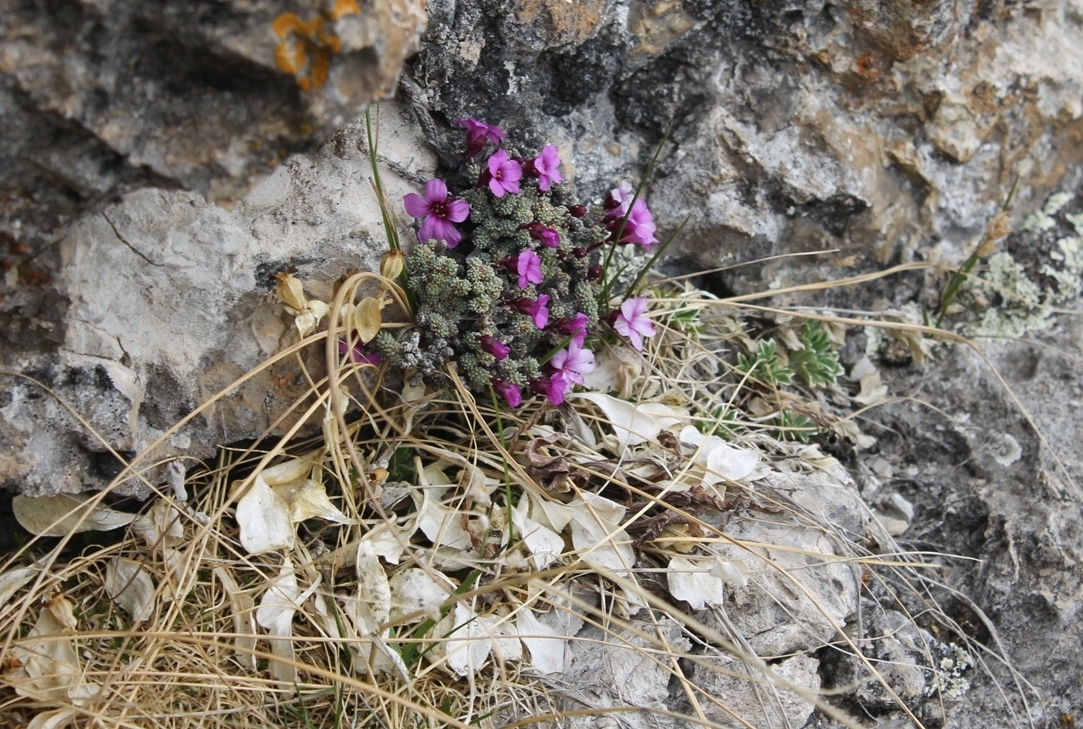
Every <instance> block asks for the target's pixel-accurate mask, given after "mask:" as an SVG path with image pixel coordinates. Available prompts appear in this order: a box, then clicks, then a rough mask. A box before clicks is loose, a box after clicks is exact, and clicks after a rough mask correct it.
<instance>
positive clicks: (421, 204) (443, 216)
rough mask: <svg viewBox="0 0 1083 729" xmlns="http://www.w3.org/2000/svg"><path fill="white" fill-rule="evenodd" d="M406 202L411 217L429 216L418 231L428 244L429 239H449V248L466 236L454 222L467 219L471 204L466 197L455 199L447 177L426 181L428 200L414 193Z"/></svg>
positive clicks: (420, 238) (418, 235)
mask: <svg viewBox="0 0 1083 729" xmlns="http://www.w3.org/2000/svg"><path fill="white" fill-rule="evenodd" d="M403 202H404V203H405V205H406V212H407V213H409V215H410V216H411V217H414V218H420V217H422V216H424V217H425V220H424V221H422V223H421V229H420V230H419V231H417V239H418V240H419V241H421V242H422V243H424V242H425V241H427V240H442V241H446V242H447V247H448V248H454V247H455V246H457V245H459V241H461V240H462V239H463V237H462V234H461V233H459V231H458V229H457V228H456V227H455V226H454V225H452V223H461V222H463V221H464V220H466V216H468V215H469V214H470V203H468V202H467V201H466V200H452V199H451V196H450V195H448V191H447V185H445V184H444V181H443V180H440V179H435V178H434V179H432V180H429V181H428V182H426V183H425V198H424V199H422V198H421V196H420V195H418V194H416V193H413V192H411V193H410V194H409V195H407V196H406V198H405V199H404V200H403Z"/></svg>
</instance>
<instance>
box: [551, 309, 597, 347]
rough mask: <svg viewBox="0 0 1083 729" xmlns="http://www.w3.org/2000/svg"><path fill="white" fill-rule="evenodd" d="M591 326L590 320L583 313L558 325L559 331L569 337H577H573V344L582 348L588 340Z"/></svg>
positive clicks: (561, 321)
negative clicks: (588, 329)
mask: <svg viewBox="0 0 1083 729" xmlns="http://www.w3.org/2000/svg"><path fill="white" fill-rule="evenodd" d="M589 324H590V319H589V318H588V317H587V315H586V314H584V313H583V312H579V313H577V314H576V315H575V318H574V319H561V320H560V323H559V324H557V331H558V332H560V333H561V334H563V335H564V336H568V335H569V334H573V335H575V336H574V337H572V344H574V345H575V346H577V347H582V346H583V342H585V341H586V340H587V325H589Z"/></svg>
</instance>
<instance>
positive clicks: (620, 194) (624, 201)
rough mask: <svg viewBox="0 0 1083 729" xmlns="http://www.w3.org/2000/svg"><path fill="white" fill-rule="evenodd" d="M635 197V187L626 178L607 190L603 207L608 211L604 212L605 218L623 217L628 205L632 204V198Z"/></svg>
mask: <svg viewBox="0 0 1083 729" xmlns="http://www.w3.org/2000/svg"><path fill="white" fill-rule="evenodd" d="M633 197H635V188H633V187H632V184H631V183H630V182H628V181H627V180H625V181H623V182H621V183H620V185H618V186H617V187H616V188H614V189H613V190H610V191H609V194H608V195H606V196H605V203H603V204H604V205H605V209H606V210H608V211H609V212H608V213H606V214H605V217H607V218H623V217H624V214H625V213H627V212H628V206H629V205H631V204H632V198H633Z"/></svg>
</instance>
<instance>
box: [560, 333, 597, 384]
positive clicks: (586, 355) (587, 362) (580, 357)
mask: <svg viewBox="0 0 1083 729" xmlns="http://www.w3.org/2000/svg"><path fill="white" fill-rule="evenodd" d="M549 365H550V366H551V367H552V368H553V369H554V370H555V371H556V373H557V374H562V375H563V376H564V379H566V380H567V381H568V382H571V383H574V384H576V385H584V384H586V382H585V381H584V380H583V375H585V374H588V373H590V372H593V371H594V368H595V366H596V365H595V364H594V352H591V351H590V350H589V349H581V348H580V347H579V345H578V344H576V343H575V342H569V343H568V347H567V349H562V350H560V351H558V352H557V353H556V354H554V355H553V358H552V359H551V360H549Z"/></svg>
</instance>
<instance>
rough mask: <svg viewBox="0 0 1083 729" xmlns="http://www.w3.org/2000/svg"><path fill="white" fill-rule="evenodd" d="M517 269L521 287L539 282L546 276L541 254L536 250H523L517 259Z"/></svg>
mask: <svg viewBox="0 0 1083 729" xmlns="http://www.w3.org/2000/svg"><path fill="white" fill-rule="evenodd" d="M515 270H516V271H518V273H519V288H521V289H525V288H526V287H527V286H529V285H530V284H532V283H535V284H538V283H541V282H542V279H543V278H545V274H544V273H542V267H541V256H539V255H538V254H537V253H535V252H534V251H523V252H522V253H520V254H519V257H518V258H517V259H516V261H515Z"/></svg>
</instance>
